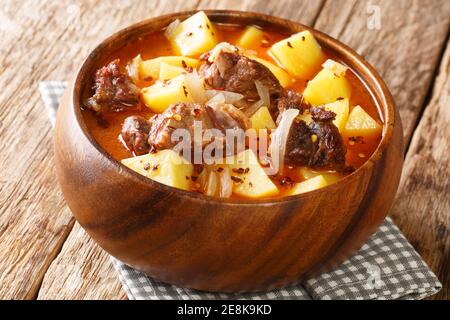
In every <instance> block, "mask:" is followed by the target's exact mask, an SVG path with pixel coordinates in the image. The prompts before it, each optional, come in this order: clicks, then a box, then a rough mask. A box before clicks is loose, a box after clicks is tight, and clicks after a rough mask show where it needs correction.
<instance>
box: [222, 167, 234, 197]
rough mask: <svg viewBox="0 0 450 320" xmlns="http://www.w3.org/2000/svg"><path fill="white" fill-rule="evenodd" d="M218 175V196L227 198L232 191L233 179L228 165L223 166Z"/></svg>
mask: <svg viewBox="0 0 450 320" xmlns="http://www.w3.org/2000/svg"><path fill="white" fill-rule="evenodd" d="M219 176H220V193H219V197H221V198H229V197H231V194H232V193H233V181H232V180H231V174H230V169H229V168H228V167H225V168H223V170H222V172H220V173H219Z"/></svg>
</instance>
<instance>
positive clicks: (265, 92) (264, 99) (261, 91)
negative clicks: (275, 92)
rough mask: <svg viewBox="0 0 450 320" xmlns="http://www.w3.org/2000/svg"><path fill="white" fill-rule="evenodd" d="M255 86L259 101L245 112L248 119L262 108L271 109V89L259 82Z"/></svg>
mask: <svg viewBox="0 0 450 320" xmlns="http://www.w3.org/2000/svg"><path fill="white" fill-rule="evenodd" d="M255 86H256V90H257V91H258V95H259V100H258V101H256V102H255V103H253V104H251V105H250V106H248V107H247V108H245V109H244V110H243V111H244V113H245V115H246V116H247V117H251V116H252V115H253V114H254V113H255V112H256V111H258V109H259V108H261V107H270V93H269V89H268V88H267V87H266V86H265V85H263V84H262V82H261V81H259V80H256V81H255Z"/></svg>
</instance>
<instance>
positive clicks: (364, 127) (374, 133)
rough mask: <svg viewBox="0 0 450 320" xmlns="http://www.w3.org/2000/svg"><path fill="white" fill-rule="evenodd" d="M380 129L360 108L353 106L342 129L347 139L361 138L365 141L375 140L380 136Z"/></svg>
mask: <svg viewBox="0 0 450 320" xmlns="http://www.w3.org/2000/svg"><path fill="white" fill-rule="evenodd" d="M381 131H382V127H381V125H380V124H379V123H378V122H377V121H375V120H374V119H373V118H372V117H371V116H370V115H369V114H368V113H367V112H365V111H364V110H363V108H361V107H360V106H355V107H354V108H353V109H352V111H351V112H350V115H349V116H348V119H347V122H346V124H345V128H344V135H345V136H347V137H357V136H361V137H364V138H366V139H375V138H378V137H379V136H380V135H381Z"/></svg>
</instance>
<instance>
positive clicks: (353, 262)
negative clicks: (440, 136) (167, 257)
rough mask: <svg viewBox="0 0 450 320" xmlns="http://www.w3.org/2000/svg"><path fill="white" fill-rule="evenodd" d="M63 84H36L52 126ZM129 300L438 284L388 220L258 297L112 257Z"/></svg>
mask: <svg viewBox="0 0 450 320" xmlns="http://www.w3.org/2000/svg"><path fill="white" fill-rule="evenodd" d="M66 84H67V83H66V82H58V81H45V82H40V83H39V91H40V93H41V96H42V99H43V101H44V105H45V108H46V109H47V112H48V115H49V118H50V121H51V123H52V124H54V121H55V115H56V110H57V108H58V104H59V100H60V98H61V96H62V94H63V93H64V90H65V87H66ZM111 259H112V262H113V265H114V268H115V269H116V271H117V273H118V275H119V279H120V281H121V282H122V285H123V288H124V290H125V291H126V293H127V295H128V298H129V299H133V300H134V299H139V300H141V299H149V300H174V299H177V300H200V299H248V300H261V299H282V300H293V299H295V300H311V299H313V300H319V299H423V298H425V297H428V296H431V295H433V294H435V293H437V292H438V291H439V290H440V289H441V288H442V285H441V283H440V282H439V280H438V279H437V277H436V276H435V275H434V274H433V272H432V271H431V270H430V268H429V267H428V266H427V265H426V263H425V262H424V261H423V260H422V258H421V257H420V255H419V254H418V253H417V252H416V251H415V250H414V248H413V247H412V246H411V244H410V243H409V242H408V241H407V240H406V238H405V237H404V236H403V234H402V233H401V231H400V230H399V229H398V228H397V227H396V226H395V224H394V223H393V222H392V220H391V219H390V218H387V219H386V220H385V221H384V223H383V225H382V226H381V227H380V228H379V230H378V231H377V232H376V233H375V234H374V235H373V236H372V237H371V238H370V239H369V241H368V242H367V243H366V244H365V245H363V246H362V248H361V249H360V250H359V251H358V252H357V253H356V254H355V255H354V256H353V257H351V258H350V259H348V260H346V261H345V262H343V263H342V264H341V265H339V266H338V267H336V268H335V269H333V270H331V271H330V272H327V273H323V274H321V275H320V276H317V277H315V278H313V279H309V280H307V281H305V282H304V283H302V284H298V285H295V286H289V287H285V288H281V289H277V290H272V291H267V292H257V293H244V294H239V293H235V294H229V293H212V292H204V291H198V290H193V289H187V288H181V287H177V286H175V285H171V284H168V283H163V282H159V281H157V280H154V279H152V278H150V277H148V276H147V275H145V274H144V273H142V272H140V271H137V270H135V269H133V268H131V267H129V266H127V265H126V264H124V263H122V262H121V261H118V260H117V259H115V258H113V257H111Z"/></svg>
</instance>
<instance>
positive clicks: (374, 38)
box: [0, 0, 450, 299]
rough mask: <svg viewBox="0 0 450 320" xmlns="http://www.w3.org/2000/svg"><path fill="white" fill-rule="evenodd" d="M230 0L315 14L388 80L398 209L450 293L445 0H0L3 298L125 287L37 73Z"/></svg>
mask: <svg viewBox="0 0 450 320" xmlns="http://www.w3.org/2000/svg"><path fill="white" fill-rule="evenodd" d="M196 8H198V9H205V8H210V9H212V8H222V9H236V10H249V11H256V12H263V13H268V14H273V15H277V16H280V17H283V18H288V19H292V20H296V21H299V22H302V23H304V24H307V25H310V26H313V27H315V28H317V29H319V30H321V31H324V32H326V33H328V34H330V35H331V36H333V37H336V38H337V39H339V40H341V41H343V42H344V43H346V44H348V45H350V46H351V47H353V48H354V49H356V50H357V51H358V52H359V53H360V54H361V55H363V56H364V57H365V58H366V59H367V60H368V61H369V62H370V63H371V64H373V65H374V66H375V67H376V68H377V69H378V71H379V72H380V73H381V75H382V76H383V77H384V79H385V80H386V82H387V84H388V86H389V88H390V89H391V91H392V93H393V95H394V98H395V100H396V102H397V105H398V107H399V109H400V113H401V117H402V120H403V126H404V136H405V139H406V145H407V150H406V151H405V152H406V162H405V167H404V172H403V177H402V181H401V185H400V189H399V192H398V195H397V200H396V202H395V204H394V207H393V208H392V210H391V216H392V217H393V219H394V220H395V222H396V223H397V224H398V226H399V227H400V229H401V230H402V231H403V233H404V234H405V235H406V237H407V238H408V240H409V241H410V242H411V243H412V244H413V246H414V247H415V248H416V249H417V251H418V252H419V253H420V254H421V255H422V257H423V258H424V259H425V261H426V262H427V263H428V264H429V265H430V267H431V268H432V269H433V271H434V272H435V273H436V274H437V276H438V278H439V279H440V280H441V282H442V283H443V284H444V288H443V290H442V291H441V292H440V293H439V294H437V295H435V296H434V297H432V298H434V299H450V277H449V272H450V235H449V229H450V187H449V180H450V169H449V165H450V156H449V150H450V142H449V138H450V129H449V126H450V46H449V43H450V42H449V25H450V2H449V1H448V0H425V1H424V0H396V1H392V0H372V1H356V0H337V1H336V0H333V1H332V0H319V1H307V0H304V1H295V0H277V1H264V0H246V1H242V0H221V1H212V0H209V1H203V0H198V1H191V0H181V1H173V0H170V1H168V0H167V1H163V0H160V1H157V0H153V1H137V0H136V1H134V0H124V1H120V0H107V1H99V0H90V1H76V0H75V1H74V0H62V1H38V0H26V1H15V0H7V1H3V2H2V6H1V7H0V36H1V41H0V53H1V54H0V74H1V78H0V79H1V80H0V81H1V88H2V90H0V137H1V139H0V150H1V153H0V163H1V174H0V298H1V299H23V298H27V299H36V298H39V299H105V298H106V299H125V298H126V296H125V293H124V291H123V290H122V288H121V285H120V283H119V280H118V278H117V275H116V274H115V272H114V270H113V269H112V265H111V262H110V259H109V257H108V256H107V254H106V253H104V252H103V251H102V250H101V249H100V248H99V247H98V246H96V245H95V243H93V241H92V240H90V239H89V237H88V236H87V235H86V234H85V233H84V231H83V230H82V229H81V228H80V226H79V225H78V224H77V223H76V222H75V221H74V218H73V217H72V215H71V213H70V211H69V209H68V208H67V206H66V205H65V203H64V199H63V197H62V194H61V191H60V190H59V187H58V185H57V182H56V177H55V171H54V164H53V151H52V141H53V130H52V127H51V125H50V122H49V120H48V116H47V114H46V112H45V109H44V107H43V105H42V102H41V99H40V95H39V92H38V83H39V81H43V80H68V78H69V77H70V76H71V75H73V74H74V72H75V71H76V69H77V66H78V65H79V64H80V62H81V61H82V60H83V59H84V57H85V56H86V55H87V54H88V53H89V51H90V50H92V49H93V48H94V47H95V45H96V44H98V43H99V42H100V41H101V40H102V39H104V38H105V37H106V36H107V35H109V34H111V33H112V32H114V31H117V30H119V29H121V28H123V27H125V26H127V25H129V24H132V23H134V22H136V21H139V20H142V19H145V18H149V17H152V16H157V15H160V14H162V13H169V12H174V11H181V10H192V9H196Z"/></svg>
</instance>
